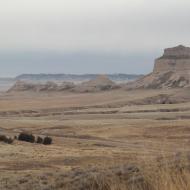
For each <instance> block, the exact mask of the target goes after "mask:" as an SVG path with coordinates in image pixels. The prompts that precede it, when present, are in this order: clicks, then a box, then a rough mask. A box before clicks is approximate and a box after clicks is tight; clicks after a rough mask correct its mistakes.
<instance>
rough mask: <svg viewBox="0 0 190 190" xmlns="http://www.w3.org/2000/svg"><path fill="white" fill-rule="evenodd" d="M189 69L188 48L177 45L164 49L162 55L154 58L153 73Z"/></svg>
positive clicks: (189, 51) (189, 54) (189, 50)
mask: <svg viewBox="0 0 190 190" xmlns="http://www.w3.org/2000/svg"><path fill="white" fill-rule="evenodd" d="M186 70H190V48H189V47H185V46H181V45H180V46H177V47H174V48H168V49H165V50H164V54H163V56H162V57H160V58H158V59H156V60H155V66H154V70H153V72H154V73H159V72H166V71H173V72H181V71H186Z"/></svg>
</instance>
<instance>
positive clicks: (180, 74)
mask: <svg viewBox="0 0 190 190" xmlns="http://www.w3.org/2000/svg"><path fill="white" fill-rule="evenodd" d="M189 86H190V48H189V47H185V46H182V45H180V46H177V47H174V48H168V49H165V50H164V54H163V56H161V57H160V58H158V59H156V60H155V65H154V69H153V72H152V73H150V74H149V75H146V76H144V77H142V78H140V79H138V80H137V81H135V82H131V83H129V84H128V85H127V87H128V88H132V89H133V88H153V89H157V88H179V87H180V88H181V87H189Z"/></svg>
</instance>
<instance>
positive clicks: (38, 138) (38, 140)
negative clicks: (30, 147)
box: [36, 136, 43, 144]
mask: <svg viewBox="0 0 190 190" xmlns="http://www.w3.org/2000/svg"><path fill="white" fill-rule="evenodd" d="M36 143H38V144H42V143H43V138H42V137H39V136H38V137H37V141H36Z"/></svg>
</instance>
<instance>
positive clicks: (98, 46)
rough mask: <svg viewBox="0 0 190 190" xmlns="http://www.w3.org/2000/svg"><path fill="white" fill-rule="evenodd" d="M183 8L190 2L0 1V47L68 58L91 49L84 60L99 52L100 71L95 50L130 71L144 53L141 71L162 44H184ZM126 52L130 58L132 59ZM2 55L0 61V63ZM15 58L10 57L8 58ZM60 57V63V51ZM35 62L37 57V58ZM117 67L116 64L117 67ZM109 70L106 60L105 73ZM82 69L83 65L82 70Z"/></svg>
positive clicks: (185, 17) (187, 29)
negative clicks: (115, 57) (115, 58)
mask: <svg viewBox="0 0 190 190" xmlns="http://www.w3.org/2000/svg"><path fill="white" fill-rule="evenodd" d="M189 8H190V1H187V0H180V1H179V0H159V1H152V0H96V1H94V0H32V1H31V0H14V1H11V0H2V1H1V2H0V27H1V30H0V42H1V43H0V49H1V50H2V51H7V52H9V51H10V50H11V51H15V52H22V51H23V50H25V51H26V50H27V51H41V50H43V51H52V54H53V52H56V51H57V52H63V55H65V53H69V54H70V57H72V56H75V58H73V59H77V58H78V57H77V56H76V53H75V52H82V54H84V55H85V53H84V52H91V54H92V55H94V54H95V55H96V56H92V57H91V60H89V58H87V59H88V60H89V61H88V62H94V60H93V59H95V60H96V58H97V57H99V58H98V63H96V64H97V66H96V67H97V69H96V70H100V68H101V63H103V62H104V60H105V58H104V59H103V58H102V60H100V57H102V56H99V55H100V54H105V57H106V59H107V60H109V59H108V57H107V55H112V54H114V55H117V57H118V60H120V59H122V60H125V62H126V65H127V67H124V68H125V69H126V72H127V70H129V71H130V70H133V69H130V68H133V67H134V66H133V65H132V64H134V63H137V62H138V64H136V67H135V68H136V70H137V72H136V73H139V71H140V70H139V68H140V66H141V65H144V64H146V63H145V62H144V61H145V59H144V57H147V56H148V54H150V56H149V57H147V58H146V60H147V65H148V66H145V68H147V69H145V70H144V71H143V72H147V71H149V70H150V63H152V64H153V55H158V56H159V53H161V51H162V49H163V48H165V47H170V46H175V45H178V44H184V45H190V43H189V41H188V40H187V39H188V38H189V33H190V25H189V18H190V12H189ZM72 52H73V55H72ZM97 54H98V56H97ZM130 54H131V55H132V56H133V57H134V58H133V59H132V60H131V56H130ZM21 55H23V54H22V53H20V54H19V56H21ZM31 55H33V56H34V54H32V53H31ZM35 55H36V54H35ZM55 55H56V54H55ZM88 56H89V55H87V57H88ZM26 57H27V60H26V62H30V61H31V60H32V58H31V57H30V56H26ZM53 57H54V56H53ZM95 57H96V58H95ZM135 57H136V58H135ZM139 57H141V59H142V63H140V58H139ZM124 58H125V59H124ZM25 59H26V58H25ZM36 59H37V58H36ZM49 59H50V60H52V58H49ZM7 60H8V59H6V60H4V62H2V60H0V65H3V64H4V63H6V62H7ZM19 60H20V58H18V57H17V58H16V57H15V60H12V62H14V61H15V62H19ZM60 60H62V64H63V67H64V64H66V63H65V61H64V58H63V56H62V58H61V59H60ZM46 61H47V60H46ZM53 61H55V62H56V60H52V62H53ZM36 62H40V58H38V61H36ZM47 62H48V61H47ZM59 62H61V61H59ZM75 62H77V61H75ZM118 62H119V61H118ZM7 63H9V64H10V61H8V62H7ZM72 64H73V63H72ZM72 64H71V65H72ZM80 64H81V65H82V63H80ZM80 64H78V65H80ZM118 65H119V64H118ZM83 66H85V65H83ZM49 67H51V65H50V64H49ZM151 67H152V65H151ZM86 68H87V66H86ZM113 68H114V69H113ZM122 68H123V67H122V66H120V67H119V68H118V71H119V70H122ZM69 70H71V69H69ZM79 70H80V69H79ZM113 70H115V66H114V64H113V63H112V64H110V69H108V70H107V72H112V71H113ZM88 71H89V72H90V70H87V69H85V68H84V72H88Z"/></svg>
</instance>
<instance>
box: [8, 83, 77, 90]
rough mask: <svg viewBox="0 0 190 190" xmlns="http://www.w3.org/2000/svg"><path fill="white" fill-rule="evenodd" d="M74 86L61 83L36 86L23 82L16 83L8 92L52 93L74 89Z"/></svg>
mask: <svg viewBox="0 0 190 190" xmlns="http://www.w3.org/2000/svg"><path fill="white" fill-rule="evenodd" d="M74 87H75V85H74V84H73V83H71V82H63V83H62V84H60V85H58V84H56V83H54V82H47V83H45V84H36V83H30V82H25V81H17V82H16V83H15V84H14V85H13V87H12V88H10V89H9V90H8V92H22V91H32V92H53V91H55V92H56V91H63V90H68V89H71V88H74Z"/></svg>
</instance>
